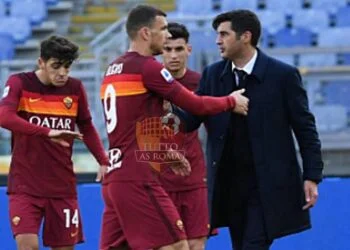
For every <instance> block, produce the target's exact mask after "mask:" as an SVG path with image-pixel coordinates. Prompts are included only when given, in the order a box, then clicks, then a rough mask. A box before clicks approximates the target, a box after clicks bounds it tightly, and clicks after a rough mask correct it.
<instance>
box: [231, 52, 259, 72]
mask: <svg viewBox="0 0 350 250" xmlns="http://www.w3.org/2000/svg"><path fill="white" fill-rule="evenodd" d="M255 51H256V49H255V48H254V47H249V48H247V49H246V50H242V52H241V54H240V55H238V56H236V57H235V58H232V61H233V63H234V64H235V65H236V67H237V68H243V67H244V66H245V65H246V64H247V63H248V62H249V61H250V59H252V58H253V56H254V53H255Z"/></svg>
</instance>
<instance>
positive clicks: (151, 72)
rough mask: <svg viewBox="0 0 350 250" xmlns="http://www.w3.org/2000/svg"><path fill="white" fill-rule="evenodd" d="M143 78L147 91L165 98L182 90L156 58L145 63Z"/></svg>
mask: <svg viewBox="0 0 350 250" xmlns="http://www.w3.org/2000/svg"><path fill="white" fill-rule="evenodd" d="M142 78H143V82H144V84H145V87H146V88H147V89H149V90H150V91H153V92H156V93H157V94H159V95H160V96H162V97H164V98H167V97H168V96H170V95H171V94H174V93H176V92H177V91H179V90H180V88H181V85H180V84H179V83H178V82H177V81H176V80H175V79H174V78H173V76H172V75H171V74H170V72H169V71H168V70H167V69H165V68H164V66H163V65H162V64H160V63H159V62H158V61H156V60H155V59H154V58H152V59H148V60H147V61H146V62H145V63H144V65H143V69H142Z"/></svg>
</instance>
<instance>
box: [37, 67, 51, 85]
mask: <svg viewBox="0 0 350 250" xmlns="http://www.w3.org/2000/svg"><path fill="white" fill-rule="evenodd" d="M35 74H36V76H37V77H38V79H39V81H40V82H41V83H42V84H43V85H50V84H51V83H50V81H49V80H48V79H47V77H46V76H45V75H44V73H43V71H42V70H41V69H38V70H37V71H35Z"/></svg>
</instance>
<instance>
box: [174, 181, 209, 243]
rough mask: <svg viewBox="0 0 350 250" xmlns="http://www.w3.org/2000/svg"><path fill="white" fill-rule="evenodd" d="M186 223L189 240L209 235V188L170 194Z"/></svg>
mask: <svg viewBox="0 0 350 250" xmlns="http://www.w3.org/2000/svg"><path fill="white" fill-rule="evenodd" d="M168 194H169V196H170V198H171V199H172V200H173V202H174V204H175V206H176V207H177V210H178V211H179V213H180V216H181V218H182V220H183V222H184V226H185V230H186V234H187V238H188V239H196V238H201V237H206V236H208V235H209V228H210V225H209V209H208V191H207V188H196V189H192V190H188V191H177V192H168Z"/></svg>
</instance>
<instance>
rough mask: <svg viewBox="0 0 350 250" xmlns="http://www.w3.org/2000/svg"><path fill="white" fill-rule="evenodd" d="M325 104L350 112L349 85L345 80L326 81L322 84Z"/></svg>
mask: <svg viewBox="0 0 350 250" xmlns="http://www.w3.org/2000/svg"><path fill="white" fill-rule="evenodd" d="M322 92H323V95H324V99H325V103H327V104H337V105H343V106H345V107H346V109H347V111H348V113H349V112H350V98H349V96H350V84H349V81H347V80H337V81H328V82H325V83H323V84H322Z"/></svg>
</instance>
